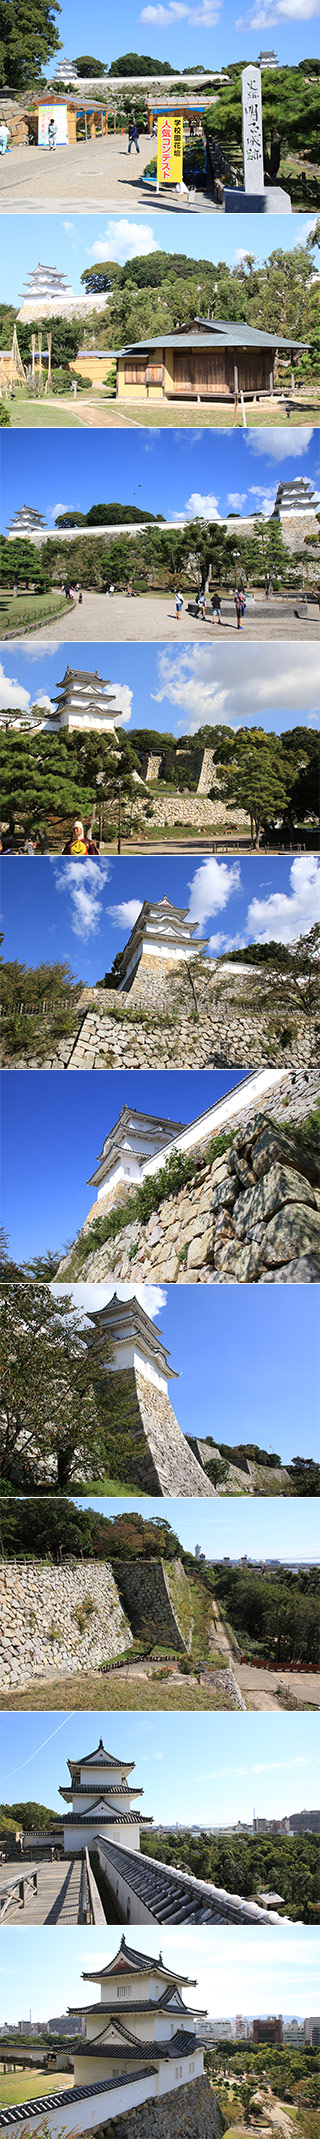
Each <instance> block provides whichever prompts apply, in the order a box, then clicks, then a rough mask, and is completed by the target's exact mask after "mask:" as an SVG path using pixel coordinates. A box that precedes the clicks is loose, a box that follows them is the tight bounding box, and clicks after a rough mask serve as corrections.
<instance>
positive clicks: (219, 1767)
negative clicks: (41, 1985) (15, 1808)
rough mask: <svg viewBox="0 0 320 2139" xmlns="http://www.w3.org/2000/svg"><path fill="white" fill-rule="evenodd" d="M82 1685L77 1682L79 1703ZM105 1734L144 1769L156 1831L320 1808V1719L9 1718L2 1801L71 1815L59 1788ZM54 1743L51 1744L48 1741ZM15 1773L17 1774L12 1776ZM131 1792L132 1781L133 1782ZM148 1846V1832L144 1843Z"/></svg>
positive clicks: (137, 1777)
mask: <svg viewBox="0 0 320 2139" xmlns="http://www.w3.org/2000/svg"><path fill="white" fill-rule="evenodd" d="M71 1700H72V1681H71V1680H70V1701H71ZM100 1736H101V1737H102V1739H103V1743H104V1746H105V1747H106V1750H107V1752H108V1753H111V1755H112V1757H113V1758H114V1759H116V1760H117V1759H118V1757H119V1759H120V1760H121V1759H122V1760H130V1761H134V1763H135V1772H134V1774H133V1776H132V1784H133V1787H137V1788H138V1789H139V1788H141V1789H142V1790H143V1791H144V1797H143V1798H142V1799H141V1811H142V1812H143V1813H144V1814H145V1813H147V1814H150V1816H152V1819H153V1825H154V1827H156V1826H157V1822H159V1823H160V1824H161V1825H166V1826H167V1825H168V1824H169V1825H171V1823H172V1825H175V1824H176V1821H179V1823H180V1824H185V1825H186V1826H194V1825H195V1824H196V1825H197V1826H200V1827H205V1826H206V1824H208V1825H209V1826H214V1825H221V1826H222V1827H224V1826H228V1824H229V1823H234V1822H235V1821H237V1820H244V1821H248V1822H250V1821H252V1816H253V1807H254V1808H255V1812H256V1815H257V1817H260V1818H266V1819H283V1818H284V1817H285V1816H288V1814H291V1813H293V1812H300V1811H302V1809H303V1807H304V1806H307V1808H308V1810H309V1811H310V1810H314V1809H315V1808H316V1806H317V1805H318V1803H319V1766H320V1763H319V1730H318V1722H317V1719H316V1717H315V1716H311V1715H310V1716H305V1717H304V1735H303V1744H302V1743H301V1727H300V1718H299V1717H298V1716H294V1715H288V1716H287V1715H286V1716H281V1715H280V1716H277V1717H276V1716H272V1715H268V1716H267V1715H258V1716H256V1715H255V1716H250V1715H245V1716H243V1715H240V1714H238V1715H237V1716H235V1715H221V1716H219V1732H218V1733H217V1719H216V1717H215V1716H213V1715H212V1716H211V1715H199V1717H198V1718H197V1730H196V1732H195V1729H194V1719H193V1716H192V1714H191V1713H190V1714H189V1715H183V1714H182V1715H176V1716H175V1715H173V1716H168V1715H166V1714H161V1715H159V1716H157V1715H152V1713H151V1714H150V1715H138V1716H136V1715H134V1714H133V1715H123V1716H115V1715H114V1714H112V1713H111V1714H109V1713H108V1710H106V1711H105V1712H102V1713H101V1712H100V1711H99V1715H98V1716H97V1711H96V1710H94V1712H93V1713H92V1712H87V1713H86V1714H84V1715H83V1714H80V1715H79V1714H78V1715H77V1714H72V1713H71V1714H70V1712H69V1715H68V1714H67V1713H66V1716H65V1720H64V1722H63V1724H62V1723H61V1718H60V1717H59V1715H57V1713H56V1712H54V1711H46V1712H45V1714H44V1715H41V1716H39V1714H36V1715H31V1714H28V1713H26V1714H24V1713H23V1712H22V1714H21V1715H12V1716H11V1715H6V1716H3V1720H2V1745H1V1768H0V1797H1V1802H2V1803H3V1804H7V1805H13V1804H20V1803H21V1802H22V1803H25V1802H27V1801H28V1800H30V1799H31V1800H32V1799H35V1800H36V1802H37V1803H38V1804H43V1805H47V1806H48V1807H49V1809H50V1811H52V1812H60V1814H62V1817H63V1816H64V1817H65V1816H66V1812H67V1810H68V1807H67V1806H66V1805H65V1801H64V1798H63V1797H60V1796H59V1786H60V1785H61V1786H62V1788H63V1789H64V1788H65V1786H66V1785H68V1784H69V1783H70V1773H69V1769H68V1765H67V1763H68V1760H81V1759H84V1758H85V1757H87V1755H88V1754H89V1753H91V1752H93V1750H94V1748H96V1747H97V1745H98V1744H99V1738H100ZM46 1740H47V1741H48V1742H47V1743H46V1742H45V1741H46ZM11 1771H12V1772H11ZM129 1787H130V1778H129ZM141 1848H142V1849H143V1835H142V1837H141Z"/></svg>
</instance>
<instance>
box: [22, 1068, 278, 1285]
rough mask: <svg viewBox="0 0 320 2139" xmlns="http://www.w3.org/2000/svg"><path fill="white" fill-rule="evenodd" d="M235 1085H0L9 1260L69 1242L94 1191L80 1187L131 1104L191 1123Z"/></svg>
mask: <svg viewBox="0 0 320 2139" xmlns="http://www.w3.org/2000/svg"><path fill="white" fill-rule="evenodd" d="M240 1081H241V1072H240V1075H239V1072H236V1073H235V1074H234V1075H233V1072H232V1070H226V1071H220V1070H213V1071H211V1072H210V1071H208V1072H207V1071H205V1070H203V1071H201V1072H199V1074H198V1073H196V1072H193V1071H192V1070H190V1071H188V1072H185V1071H182V1072H181V1074H180V1073H179V1072H178V1071H173V1072H171V1071H167V1072H165V1071H163V1072H159V1073H158V1072H157V1071H152V1073H151V1072H149V1074H146V1073H145V1072H144V1071H143V1070H141V1071H139V1072H138V1073H137V1074H135V1072H134V1071H132V1070H129V1071H127V1072H126V1073H125V1074H122V1073H120V1072H114V1071H113V1070H107V1071H103V1070H102V1071H101V1072H100V1074H99V1076H98V1075H95V1073H94V1071H90V1070H87V1071H83V1070H79V1071H78V1074H77V1076H75V1075H74V1076H70V1077H67V1081H66V1084H65V1082H64V1077H63V1075H62V1072H61V1071H58V1070H56V1071H53V1073H50V1074H49V1075H47V1076H44V1075H43V1072H41V1071H35V1072H34V1071H32V1070H29V1071H20V1074H19V1076H18V1077H15V1076H13V1075H12V1074H11V1073H10V1071H7V1072H4V1074H3V1078H2V1224H3V1225H4V1227H5V1229H6V1231H8V1232H9V1233H10V1240H11V1249H12V1253H13V1255H14V1256H16V1257H17V1258H18V1259H19V1258H20V1257H23V1258H25V1257H27V1256H30V1255H33V1254H38V1253H41V1251H42V1250H43V1252H45V1250H46V1249H47V1248H48V1247H49V1246H51V1247H52V1248H54V1249H56V1248H60V1250H61V1252H62V1249H63V1245H64V1243H65V1241H67V1240H73V1239H74V1236H75V1234H76V1233H77V1232H78V1229H79V1226H81V1225H82V1224H83V1220H84V1218H85V1216H86V1212H87V1211H89V1210H90V1209H91V1205H92V1203H93V1202H94V1201H95V1190H94V1189H90V1188H87V1187H86V1181H87V1180H88V1176H89V1174H92V1173H93V1171H94V1169H95V1166H96V1159H97V1154H98V1152H99V1151H101V1146H102V1143H103V1140H104V1137H105V1136H106V1135H107V1132H108V1130H109V1129H111V1128H112V1126H113V1124H114V1122H115V1121H117V1119H118V1115H119V1113H120V1108H121V1107H122V1106H124V1105H129V1106H133V1107H135V1108H137V1110H138V1112H139V1111H142V1112H145V1113H147V1114H157V1115H161V1116H163V1117H164V1118H165V1119H166V1120H167V1118H169V1119H170V1120H171V1121H183V1122H189V1121H193V1120H195V1119H196V1117H197V1116H198V1114H201V1113H203V1112H204V1110H205V1108H206V1107H207V1106H211V1105H212V1104H214V1103H215V1101H216V1100H217V1099H221V1098H223V1097H224V1094H225V1092H229V1091H232V1090H233V1086H234V1085H235V1084H237V1083H240Z"/></svg>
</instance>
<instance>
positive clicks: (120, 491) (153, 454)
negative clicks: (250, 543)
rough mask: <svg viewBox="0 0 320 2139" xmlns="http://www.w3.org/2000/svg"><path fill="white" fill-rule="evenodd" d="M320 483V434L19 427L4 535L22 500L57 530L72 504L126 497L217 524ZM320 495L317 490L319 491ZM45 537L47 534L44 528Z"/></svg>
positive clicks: (6, 443) (7, 443) (8, 453)
mask: <svg viewBox="0 0 320 2139" xmlns="http://www.w3.org/2000/svg"><path fill="white" fill-rule="evenodd" d="M296 476H303V477H307V478H308V479H309V481H311V483H312V485H313V487H315V485H316V482H317V479H318V432H317V430H315V429H314V430H313V429H312V426H311V425H310V424H309V425H307V424H306V425H304V424H302V425H301V427H300V429H299V430H292V431H289V432H286V431H283V430H282V429H280V430H272V429H270V430H268V431H265V430H247V431H235V432H229V431H228V432H221V431H220V432H219V431H218V432H210V431H200V430H199V431H179V430H174V431H171V432H170V435H169V434H167V432H166V431H165V432H164V431H162V430H161V429H159V430H153V431H148V430H139V429H137V430H136V431H129V432H124V431H117V432H113V431H109V432H108V433H106V432H102V433H101V432H100V431H91V432H90V433H87V432H86V431H84V432H83V433H82V434H81V454H80V453H79V438H78V437H77V436H76V434H75V433H74V432H73V431H65V432H64V435H63V438H62V436H61V435H60V432H56V431H50V430H48V431H46V433H45V437H43V435H42V433H41V432H37V431H35V432H32V433H31V432H29V431H28V430H26V431H24V430H22V431H19V433H18V432H16V431H12V433H11V438H10V439H8V437H7V433H6V432H4V437H3V442H2V519H1V527H2V531H3V532H5V531H6V529H7V528H8V526H9V523H10V522H11V520H12V517H13V514H14V513H15V512H17V511H18V510H19V509H20V506H21V505H23V504H26V505H29V506H32V507H33V508H34V507H36V508H37V511H39V512H41V513H43V514H44V518H45V522H46V525H47V527H48V528H50V527H51V528H53V527H54V526H55V523H56V519H57V516H58V515H59V514H62V513H64V512H67V511H68V512H69V511H71V510H80V511H81V512H84V513H86V512H88V511H89V510H90V508H91V506H92V505H94V504H98V503H104V502H107V503H108V502H109V501H110V500H114V501H119V502H120V503H122V504H127V505H134V506H139V507H140V508H141V511H142V512H143V511H148V512H149V511H150V512H152V513H154V514H155V515H157V513H162V515H163V517H164V520H167V521H170V522H171V524H172V526H173V527H174V526H175V525H176V523H177V520H180V519H181V518H182V519H183V520H185V521H186V524H188V522H190V521H191V520H193V519H194V518H195V517H196V516H200V517H202V518H203V519H205V520H215V519H219V517H220V518H221V517H223V516H224V515H227V514H228V513H230V512H231V513H232V512H237V513H240V516H245V514H256V513H260V514H261V513H262V514H264V515H265V516H266V517H268V516H269V515H270V513H271V512H272V509H273V505H274V501H275V497H276V491H277V488H278V483H279V482H280V480H281V479H282V478H283V477H285V478H286V480H287V481H292V480H293V478H294V477H296ZM317 494H318V493H317ZM44 540H45V530H44Z"/></svg>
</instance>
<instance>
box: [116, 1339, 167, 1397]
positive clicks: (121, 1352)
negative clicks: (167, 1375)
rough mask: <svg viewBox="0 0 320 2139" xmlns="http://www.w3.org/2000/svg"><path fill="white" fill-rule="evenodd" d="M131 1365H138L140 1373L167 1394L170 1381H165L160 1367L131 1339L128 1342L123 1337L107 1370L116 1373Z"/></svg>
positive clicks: (154, 1386)
mask: <svg viewBox="0 0 320 2139" xmlns="http://www.w3.org/2000/svg"><path fill="white" fill-rule="evenodd" d="M131 1367H136V1368H137V1370H138V1372H139V1374H143V1377H144V1380H145V1381H150V1382H152V1384H153V1388H155V1389H162V1391H163V1394H164V1395H165V1396H167V1394H168V1383H167V1381H165V1379H164V1375H163V1374H160V1372H159V1369H158V1367H155V1366H154V1365H153V1361H152V1360H151V1359H145V1358H144V1356H143V1354H142V1352H138V1351H137V1348H136V1345H135V1344H132V1343H129V1340H128V1342H127V1343H126V1341H125V1339H123V1340H122V1342H121V1343H120V1341H119V1343H118V1344H116V1345H115V1348H114V1352H113V1354H112V1361H111V1364H110V1365H109V1364H108V1362H107V1366H106V1372H107V1373H109V1374H114V1373H116V1372H117V1371H118V1370H119V1371H120V1369H121V1368H122V1369H123V1370H125V1369H127V1371H128V1369H129V1368H131Z"/></svg>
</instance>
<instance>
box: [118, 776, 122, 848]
mask: <svg viewBox="0 0 320 2139" xmlns="http://www.w3.org/2000/svg"><path fill="white" fill-rule="evenodd" d="M117 785H118V854H121V780H118V783H117Z"/></svg>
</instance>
